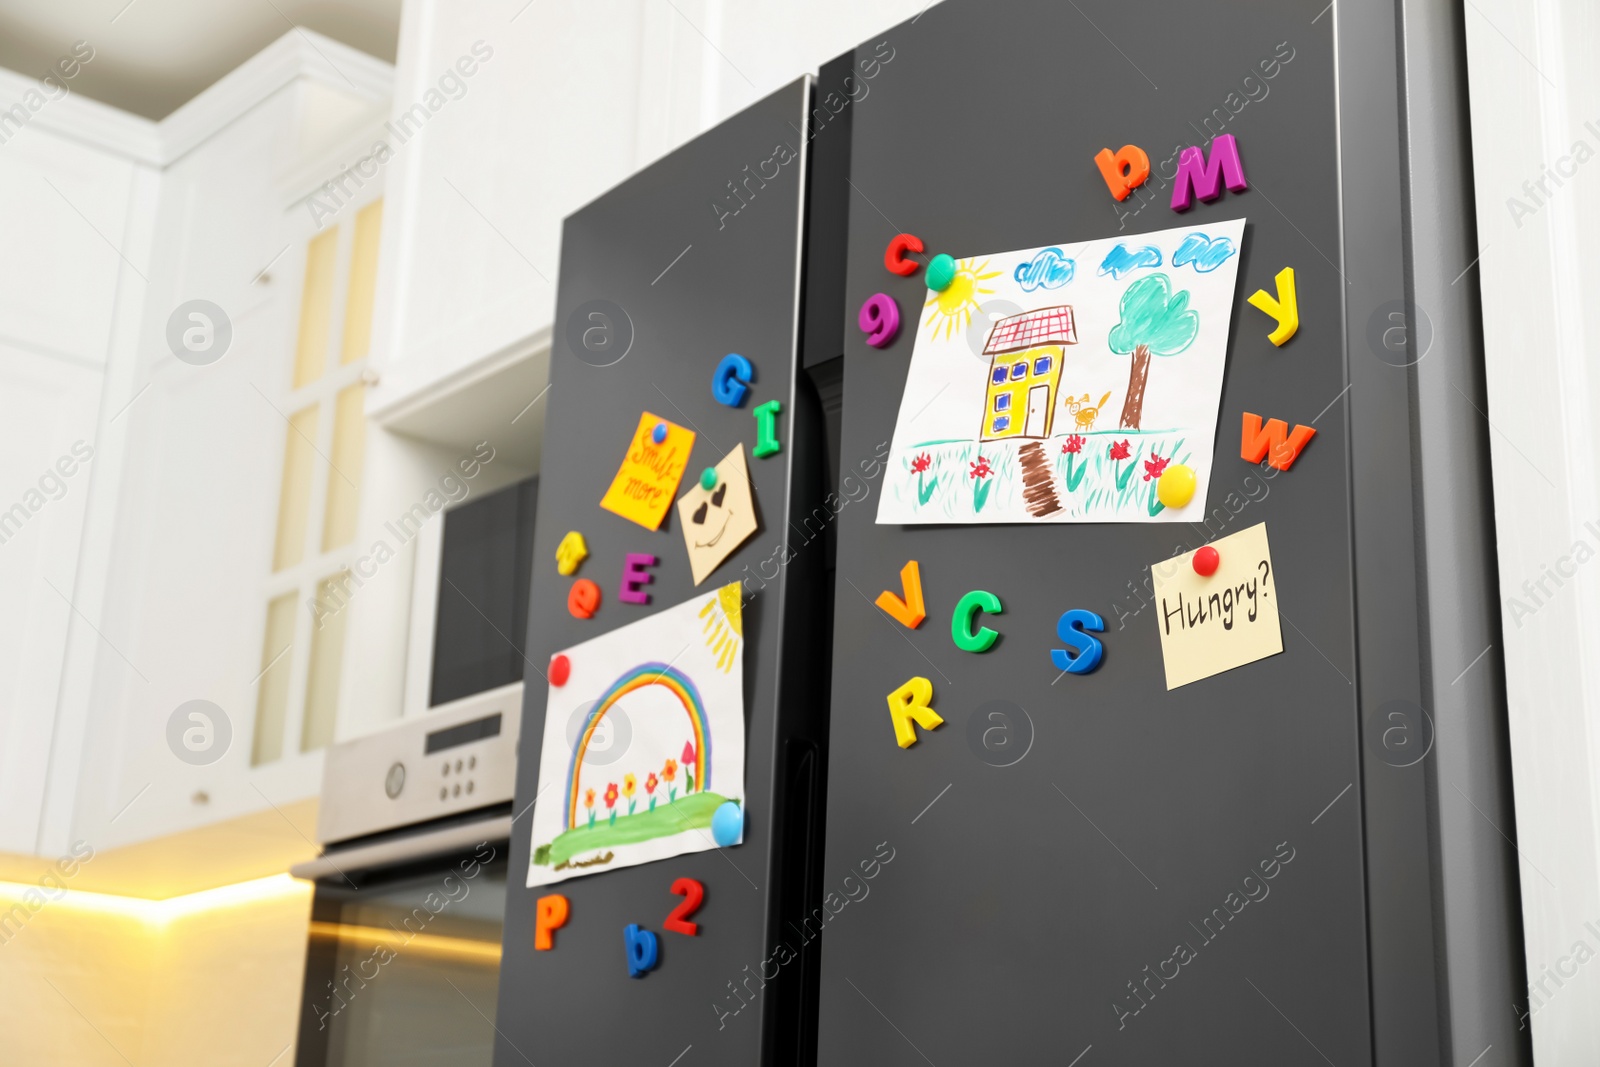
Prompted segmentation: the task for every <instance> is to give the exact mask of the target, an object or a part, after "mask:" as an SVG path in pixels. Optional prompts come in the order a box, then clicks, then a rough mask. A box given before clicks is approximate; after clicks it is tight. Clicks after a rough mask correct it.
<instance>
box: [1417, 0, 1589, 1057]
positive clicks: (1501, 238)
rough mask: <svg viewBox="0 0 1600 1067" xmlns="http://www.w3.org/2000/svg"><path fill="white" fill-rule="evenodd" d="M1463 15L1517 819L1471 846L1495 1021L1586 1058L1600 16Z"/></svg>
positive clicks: (1538, 1050) (1561, 12)
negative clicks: (1501, 924) (1504, 857)
mask: <svg viewBox="0 0 1600 1067" xmlns="http://www.w3.org/2000/svg"><path fill="white" fill-rule="evenodd" d="M1465 12H1466V14H1465V16H1464V17H1465V20H1466V28H1467V40H1466V46H1467V56H1468V76H1469V82H1470V88H1471V100H1472V141H1473V166H1474V176H1473V178H1474V182H1475V184H1476V186H1477V222H1478V234H1477V238H1478V249H1479V258H1478V259H1477V260H1476V261H1475V262H1473V263H1470V264H1469V263H1463V264H1462V265H1461V266H1462V277H1463V278H1469V279H1470V278H1475V279H1476V280H1477V282H1478V284H1479V287H1480V288H1481V291H1482V294H1483V295H1482V299H1483V337H1484V350H1485V358H1486V381H1487V386H1488V390H1487V391H1488V411H1487V412H1486V413H1485V412H1476V411H1473V410H1472V409H1471V408H1470V407H1468V406H1467V405H1466V404H1464V403H1463V404H1462V405H1461V415H1460V417H1461V418H1463V419H1477V418H1486V419H1487V420H1488V424H1489V426H1490V427H1491V429H1492V432H1491V434H1490V437H1489V442H1490V449H1491V458H1492V462H1493V473H1494V496H1495V500H1494V525H1495V538H1496V541H1497V550H1498V556H1499V566H1500V595H1501V615H1500V619H1501V635H1502V636H1501V640H1502V641H1503V643H1504V652H1505V679H1504V683H1505V686H1506V698H1507V705H1508V708H1509V712H1510V716H1509V717H1510V734H1511V762H1512V774H1513V781H1514V785H1515V796H1516V810H1517V819H1516V825H1515V826H1493V825H1489V824H1485V826H1484V828H1483V833H1484V835H1485V838H1486V839H1487V840H1488V841H1489V842H1491V844H1492V845H1493V846H1494V847H1504V848H1515V850H1516V856H1517V861H1518V866H1519V869H1520V871H1521V875H1522V921H1523V933H1524V936H1525V938H1526V945H1525V951H1526V956H1525V959H1526V963H1527V974H1528V984H1529V988H1528V989H1527V990H1526V991H1525V995H1524V996H1522V997H1520V998H1519V999H1518V1001H1517V1003H1516V1004H1514V1005H1511V1006H1509V1008H1508V1010H1511V1011H1514V1012H1516V1013H1517V1015H1518V1016H1519V1017H1520V1021H1521V1024H1522V1025H1524V1026H1527V1027H1529V1028H1531V1029H1532V1031H1533V1049H1534V1058H1535V1059H1536V1060H1537V1061H1538V1062H1539V1063H1540V1064H1569V1063H1570V1064H1589V1063H1600V1011H1596V1010H1595V1006H1596V1005H1600V964H1595V963H1593V962H1592V959H1593V957H1594V956H1595V955H1597V954H1600V726H1597V723H1600V719H1597V718H1596V713H1595V709H1596V708H1600V677H1597V676H1596V673H1595V670H1594V664H1595V662H1596V660H1595V648H1596V646H1597V644H1600V566H1597V565H1595V564H1594V563H1593V562H1592V561H1593V560H1594V558H1595V557H1596V555H1600V478H1597V477H1596V475H1595V457H1596V456H1597V455H1600V376H1597V375H1596V374H1595V371H1594V363H1595V359H1594V357H1595V338H1596V337H1597V336H1600V304H1597V303H1596V301H1595V299H1594V295H1593V294H1594V292H1595V290H1596V287H1597V286H1600V260H1597V259H1596V257H1595V254H1594V248H1595V245H1596V243H1597V242H1600V163H1595V162H1593V160H1594V157H1595V156H1596V154H1600V71H1597V70H1596V68H1595V64H1594V61H1593V55H1592V53H1593V47H1592V42H1593V41H1594V40H1595V39H1596V36H1597V35H1600V11H1597V10H1596V8H1595V6H1594V5H1593V4H1592V3H1587V2H1583V0H1478V2H1475V3H1471V4H1468V5H1467V6H1466V9H1465ZM1461 284H1463V285H1465V284H1468V283H1467V282H1465V281H1463V282H1462V283H1461ZM1426 310H1427V309H1425V308H1424V309H1421V311H1422V312H1423V313H1426ZM1486 521H1487V520H1486ZM1480 667H1481V665H1480ZM1499 681H1500V680H1499V679H1497V678H1495V677H1493V676H1492V675H1491V676H1487V677H1485V676H1483V675H1482V674H1481V673H1478V672H1475V671H1473V670H1472V669H1471V668H1469V669H1468V670H1466V671H1463V677H1462V678H1461V679H1458V682H1457V684H1460V685H1496V684H1499Z"/></svg>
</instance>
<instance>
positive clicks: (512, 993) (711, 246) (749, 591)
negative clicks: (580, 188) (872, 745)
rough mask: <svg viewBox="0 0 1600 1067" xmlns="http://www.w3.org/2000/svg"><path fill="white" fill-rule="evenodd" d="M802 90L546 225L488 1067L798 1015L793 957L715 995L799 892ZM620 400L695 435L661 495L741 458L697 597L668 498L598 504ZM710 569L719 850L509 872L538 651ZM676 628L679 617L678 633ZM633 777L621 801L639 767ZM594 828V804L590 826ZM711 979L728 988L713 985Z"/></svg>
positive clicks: (804, 676) (726, 1060)
mask: <svg viewBox="0 0 1600 1067" xmlns="http://www.w3.org/2000/svg"><path fill="white" fill-rule="evenodd" d="M810 97H811V80H810V79H809V78H807V79H801V80H799V81H797V82H795V83H793V84H791V85H789V86H788V87H786V88H784V89H782V90H780V91H778V92H776V93H773V94H772V95H771V96H769V97H767V98H766V99H764V100H762V101H760V102H759V103H757V104H755V105H753V106H751V107H750V108H749V109H747V110H745V111H743V112H741V113H740V114H738V115H736V116H734V117H733V118H731V119H729V120H728V121H726V122H724V123H722V124H721V125H719V126H717V127H716V128H715V129H713V130H711V131H709V132H707V133H705V134H704V135H702V136H700V137H698V138H696V139H695V140H694V141H692V142H690V143H689V144H687V145H685V146H684V147H683V148H681V149H679V150H677V151H675V152H673V153H672V154H671V155H669V156H667V157H666V158H664V159H662V160H660V161H659V162H657V163H655V164H653V165H652V166H650V167H648V168H646V169H645V170H643V171H641V172H640V173H639V174H637V175H635V176H634V177H632V178H630V179H628V180H627V181H626V182H624V183H622V184H621V185H619V186H617V187H616V188H615V189H612V190H611V191H610V192H608V193H606V194H605V195H603V196H602V197H600V198H599V199H598V200H596V201H594V202H593V203H591V204H589V205H588V206H587V207H585V208H583V209H582V210H580V211H578V212H576V213H575V214H573V215H572V216H571V217H569V218H568V219H567V220H566V224H565V229H564V231H563V236H562V250H561V278H560V293H559V298H558V301H557V309H556V327H555V331H554V337H553V339H552V351H551V387H550V391H549V394H548V395H547V396H546V397H545V398H544V399H543V400H541V401H540V402H541V403H544V404H547V405H549V410H548V414H547V417H546V420H545V431H544V445H543V453H542V455H543V460H542V464H541V470H542V474H541V480H540V492H539V508H538V516H537V520H536V523H535V532H534V551H533V581H532V590H531V600H530V607H529V611H528V639H527V662H528V670H527V673H526V681H527V686H526V699H525V703H524V706H523V732H522V742H521V746H520V749H519V760H518V770H517V790H516V801H515V811H516V822H515V823H514V825H513V827H512V846H511V848H512V851H511V876H510V884H509V886H508V889H507V904H506V927H505V946H504V960H503V964H502V970H501V977H500V992H499V1009H498V1013H497V1015H496V1019H495V1024H496V1027H497V1029H498V1034H499V1036H498V1040H497V1042H496V1046H495V1063H496V1064H497V1065H498V1067H516V1065H521V1064H525V1063H537V1064H541V1065H542V1064H561V1065H562V1067H583V1065H595V1067H616V1065H618V1064H646V1063H659V1064H663V1065H665V1064H668V1063H671V1062H675V1057H679V1056H683V1057H684V1058H683V1059H682V1061H681V1062H682V1063H684V1064H691V1063H692V1064H740V1065H745V1064H751V1063H756V1062H761V1061H762V1059H763V1057H764V1056H766V1057H768V1058H767V1060H766V1062H780V1061H779V1060H777V1059H774V1058H771V1057H772V1056H773V1054H772V1053H771V1051H770V1050H772V1049H774V1048H786V1047H787V1048H792V1047H794V1046H795V1044H796V1037H795V1034H796V1032H797V1030H798V1028H799V1027H800V1025H801V1023H802V1021H803V1018H804V1015H803V1013H802V1011H801V1008H800V998H801V995H802V992H803V985H804V983H803V982H802V981H800V978H801V977H802V975H801V974H800V972H799V971H798V970H795V969H791V970H790V971H789V972H787V973H786V974H785V975H783V976H780V977H777V978H774V979H773V980H771V981H768V982H766V983H765V985H766V989H765V991H764V995H763V996H761V997H759V998H758V1002H757V1003H755V1004H752V1005H750V1006H749V1007H743V1008H742V1010H738V1011H733V1010H730V1009H728V1008H719V1005H722V1004H723V1003H724V1001H727V1002H728V1003H729V1004H730V1005H733V1006H735V1007H741V1006H743V1005H745V1004H746V1002H747V1001H749V1000H751V999H757V997H756V994H757V992H759V991H761V990H760V987H761V985H762V984H763V983H762V981H761V979H759V978H752V975H753V973H754V971H755V969H756V968H758V966H759V964H760V963H761V961H763V960H764V959H766V957H767V952H766V951H765V946H767V945H769V944H770V943H771V942H772V940H773V937H774V930H775V929H776V928H777V926H778V925H779V924H780V923H782V922H784V921H786V920H787V919H788V918H789V917H790V915H791V914H795V915H798V913H799V911H800V905H799V901H798V899H797V898H795V897H793V896H792V895H791V893H790V887H800V886H803V885H804V884H805V875H804V866H805V863H806V856H805V853H804V849H805V847H806V845H807V843H808V840H809V836H808V835H809V834H811V833H813V832H815V830H816V827H815V825H814V824H815V822H816V820H814V819H813V818H812V814H813V812H815V811H818V810H819V808H818V804H817V798H818V797H819V796H820V786H819V784H818V782H817V775H818V774H819V773H820V772H819V759H820V746H819V734H820V732H821V731H822V730H824V729H825V726H826V722H825V718H824V717H823V715H822V713H821V711H820V709H821V708H822V707H823V701H824V700H825V696H826V694H825V691H824V690H823V689H822V687H821V685H820V684H819V680H818V672H817V671H816V670H815V669H814V667H813V663H814V660H815V655H816V653H815V649H816V647H817V642H816V638H817V635H818V634H819V633H820V632H822V631H821V627H820V625H819V624H820V623H821V621H822V620H821V619H820V618H819V617H816V616H813V615H809V614H808V611H811V610H812V609H813V607H814V606H815V605H817V604H820V602H821V597H820V594H821V592H822V591H823V586H822V583H821V582H820V581H819V580H818V579H817V578H816V577H815V573H814V572H815V571H817V570H819V569H820V568H821V567H822V566H823V560H822V558H821V546H820V545H818V546H816V547H815V548H812V549H810V550H809V551H807V550H805V549H799V550H798V551H790V550H786V549H785V547H784V546H785V544H786V542H787V541H788V540H789V539H790V538H789V534H788V530H789V527H790V523H791V521H793V520H794V516H795V515H797V514H809V513H810V511H811V509H812V508H813V507H814V506H816V503H817V500H818V499H819V498H820V497H821V490H820V486H821V484H822V474H823V468H822V463H821V460H820V458H819V457H820V456H821V455H822V454H823V452H824V447H823V444H822V442H821V440H820V439H819V434H820V431H819V429H818V427H819V425H820V423H819V419H818V416H817V411H816V403H815V398H814V396H812V395H811V394H810V393H809V391H808V385H807V383H806V382H805V381H804V380H803V379H802V378H801V377H800V375H799V374H798V366H799V356H798V352H799V343H800V339H799V334H800V315H801V303H800V296H801V294H800V288H801V281H800V278H801V268H802V257H803V234H804V221H805V220H804V206H805V202H806V201H805V194H806V173H807V165H808V159H807V151H808V148H807V142H806V136H805V133H804V131H805V130H806V129H807V116H808V109H809V103H810ZM596 316H598V317H596ZM590 331H596V332H590ZM729 353H738V354H740V355H743V356H745V357H746V358H747V359H748V360H749V361H750V362H751V363H752V364H753V365H754V370H755V375H754V379H753V381H752V382H751V384H750V386H749V395H748V396H747V397H746V398H745V399H744V402H743V404H742V405H741V406H739V407H730V406H726V405H725V404H722V403H719V402H718V401H717V400H716V399H715V398H714V397H713V395H712V376H713V371H714V370H715V369H716V367H717V365H718V364H719V362H721V360H722V359H723V357H724V356H726V355H727V354H729ZM771 400H777V401H779V402H780V403H781V405H782V410H781V412H780V413H779V415H778V416H777V423H776V425H777V436H778V439H779V441H780V442H781V451H780V452H778V453H777V454H775V455H771V456H767V457H766V458H759V457H756V456H755V455H754V454H753V449H754V446H755V445H756V443H757V421H756V418H755V417H754V415H753V411H754V409H755V408H756V407H757V406H758V405H762V404H765V403H766V402H768V401H771ZM646 411H648V412H651V413H653V414H655V415H657V416H660V417H661V418H663V419H666V420H669V421H671V422H673V423H675V424H677V425H680V426H684V427H687V428H690V429H692V430H693V431H694V432H695V434H696V438H695V442H694V446H693V451H692V454H691V455H690V458H689V463H688V467H687V469H686V472H685V474H684V476H683V480H682V483H681V485H680V486H679V487H678V491H677V492H676V493H674V494H673V495H674V496H677V495H681V494H682V493H684V492H687V491H688V490H689V489H690V487H691V486H692V485H693V484H694V483H695V482H696V481H697V480H698V479H699V476H700V473H701V472H702V471H703V470H704V469H705V468H707V467H711V466H713V465H715V464H716V463H717V462H718V461H719V460H721V459H722V458H723V457H724V456H725V455H726V454H727V453H729V452H730V451H731V450H733V449H734V448H736V447H741V446H742V447H743V449H744V453H745V457H746V460H747V462H748V464H749V475H750V482H751V485H752V488H753V490H754V497H755V507H756V510H757V512H758V514H759V518H760V524H761V525H760V528H759V530H758V531H757V533H756V534H755V535H754V536H753V537H751V538H750V540H749V541H747V542H745V543H744V544H743V546H742V547H740V548H739V549H738V550H737V551H736V552H734V553H733V555H732V556H730V557H729V558H728V559H727V560H726V561H725V562H723V563H722V564H721V565H720V566H719V567H718V568H717V569H716V570H715V571H714V572H712V573H711V574H710V576H709V577H707V578H706V579H705V582H704V584H702V585H701V586H699V587H696V586H695V585H694V582H693V578H692V576H691V573H690V567H689V559H688V556H687V552H686V548H685V543H684V536H683V528H682V522H681V520H680V517H679V515H678V513H677V510H676V507H675V506H674V507H672V508H670V509H669V511H668V513H667V517H666V519H665V521H664V522H663V523H662V525H661V527H660V529H658V530H654V531H651V530H647V529H645V528H644V527H641V526H639V525H637V524H635V523H632V522H629V521H626V520H624V519H623V518H621V517H619V516H617V515H615V514H612V513H611V512H609V511H606V510H602V509H601V507H600V500H601V497H602V495H603V494H604V493H605V492H606V489H607V487H608V485H610V483H611V480H612V478H613V476H614V475H615V474H616V473H617V470H618V464H619V462H620V461H621V460H622V458H623V454H624V451H625V450H626V448H627V446H628V443H629V441H630V439H631V437H632V435H633V433H634V430H635V427H636V426H637V425H638V422H639V419H640V415H641V413H642V412H646ZM570 530H576V531H579V532H581V533H582V534H583V536H584V538H585V540H586V542H587V547H588V557H587V559H585V560H584V561H583V563H582V564H581V566H580V567H579V569H578V571H577V573H576V574H575V575H572V576H562V575H561V574H559V573H558V572H557V565H556V551H557V546H558V544H560V542H561V541H562V539H563V537H564V536H565V535H566V534H567V532H568V531H570ZM628 553H644V554H651V555H654V556H656V557H657V558H658V559H659V560H660V563H659V565H658V566H656V567H654V568H652V569H651V571H650V573H652V574H653V578H654V580H653V581H652V582H651V583H650V584H649V585H648V586H646V587H645V591H646V592H647V593H648V594H649V596H650V598H651V603H650V604H649V605H648V606H641V605H635V604H631V603H624V602H622V601H621V600H620V599H619V597H618V589H619V585H620V580H621V575H622V569H623V563H624V556H625V555H626V554H628ZM582 579H588V580H592V581H594V582H596V583H597V584H598V585H599V587H600V592H601V604H600V608H599V610H598V611H597V612H596V613H595V614H594V617H593V618H592V619H578V618H575V617H574V616H573V615H572V614H570V613H569V611H568V592H569V590H570V589H571V588H572V586H573V585H574V583H575V582H577V581H579V580H582ZM733 582H737V583H741V585H742V620H743V638H744V649H743V656H744V668H743V669H744V711H745V737H746V757H745V765H744V768H743V774H744V795H743V800H744V803H745V810H746V813H747V817H746V822H745V830H744V841H743V843H742V844H740V845H738V846H737V847H733V848H727V849H716V850H711V851H702V852H697V853H694V854H691V855H685V856H681V857H678V858H675V859H667V860H660V861H657V862H652V863H646V864H642V865H639V866H633V867H626V868H621V869H615V870H607V871H604V872H601V873H595V874H590V875H585V876H582V877H577V878H572V879H569V880H567V881H563V882H560V883H558V884H555V885H550V886H544V887H538V888H531V889H530V888H526V887H525V885H524V882H525V878H526V875H527V872H528V869H529V862H530V829H529V826H530V822H531V819H532V813H531V805H533V804H534V803H535V801H536V799H537V798H543V800H541V801H540V802H541V803H545V802H549V801H550V800H551V799H552V798H559V796H560V794H561V792H562V789H563V783H562V782H559V781H557V782H545V781H541V780H540V779H539V769H540V767H539V764H540V747H541V739H542V738H543V736H544V733H545V710H546V699H547V695H548V691H549V690H548V682H547V680H546V670H547V666H548V664H549V662H550V659H551V657H552V655H554V654H555V653H557V652H559V651H561V650H562V649H564V648H568V647H569V646H572V645H574V644H577V643H579V642H581V641H584V640H587V639H589V638H592V637H595V636H597V635H599V634H603V633H606V632H608V631H610V630H614V629H617V628H618V627H621V626H624V625H626V624H628V623H631V622H634V621H636V620H638V619H642V618H645V617H648V616H649V615H651V614H653V613H655V612H659V611H661V610H663V609H665V608H670V607H672V606H675V605H678V604H681V603H683V602H684V601H686V600H688V599H690V598H691V597H692V596H694V595H696V594H697V593H699V594H704V593H706V592H707V591H710V590H713V589H716V588H717V587H719V586H722V585H725V584H727V583H733ZM700 638H701V634H700V633H699V632H698V628H697V627H696V628H693V629H691V631H690V632H688V633H686V634H685V640H689V639H694V640H699V639H700ZM820 655H821V656H822V657H824V658H825V656H826V646H825V645H823V646H821V648H820ZM669 666H670V664H669ZM616 738H617V741H618V743H620V739H621V733H620V731H619V732H618V733H617V735H616ZM625 759H626V757H625V756H624V759H623V760H620V761H618V762H616V764H615V765H616V767H617V770H618V774H619V776H620V774H621V772H623V771H626V770H628V769H630V768H629V766H627V765H626V763H625ZM638 778H639V781H640V783H641V784H640V789H641V792H639V793H638V800H639V803H640V807H641V808H643V800H644V793H643V792H642V790H643V783H644V779H645V775H644V771H643V770H642V769H641V770H640V771H639V775H638ZM618 780H619V781H620V777H619V779H618ZM683 784H684V783H683V780H682V779H681V778H680V779H679V780H678V781H677V785H678V786H679V787H681V786H682V785H683ZM661 791H663V792H664V788H663V789H662V790H661ZM557 803H559V799H557ZM604 819H605V817H604V813H603V811H602V814H601V820H602V826H603V825H604ZM679 878H692V879H696V880H698V881H699V882H700V883H701V884H702V885H703V886H704V891H705V892H704V898H703V901H702V903H701V905H700V907H699V909H698V911H697V912H696V913H695V914H694V916H693V921H695V922H697V923H698V924H699V932H698V934H697V935H696V936H686V935H684V934H681V933H673V932H668V931H666V930H665V929H664V928H663V923H664V920H666V919H667V917H668V915H669V913H671V912H672V911H673V910H674V909H675V908H676V907H677V906H678V905H679V904H681V903H683V902H684V899H685V898H684V897H681V896H675V895H673V894H672V893H671V892H670V888H671V886H672V884H673V882H674V881H675V880H677V879H679ZM796 892H798V889H796ZM553 893H559V894H561V895H563V896H565V897H566V898H567V899H568V901H569V916H568V919H567V922H566V924H565V926H563V927H561V928H560V929H559V931H557V932H556V934H555V947H554V948H553V949H551V950H548V951H538V950H536V949H535V947H534V919H535V906H536V902H537V900H538V898H540V897H541V896H544V895H546V894H553ZM631 924H636V925H638V926H640V927H642V928H645V929H647V930H649V931H651V932H652V933H654V935H655V936H656V938H657V939H658V944H659V962H658V965H657V966H656V967H655V969H654V970H651V971H650V972H649V973H647V974H645V975H644V976H643V977H640V978H637V979H635V978H631V977H630V976H629V967H628V962H627V957H626V955H625V945H624V928H625V927H627V926H629V925H631ZM735 988H739V989H741V990H748V991H747V992H743V993H742V996H741V997H737V998H736V997H734V995H733V992H732V991H733V990H734V989H735ZM444 995H451V994H449V991H448V990H446V991H445V994H444ZM691 1046H692V1051H689V1050H690V1049H691Z"/></svg>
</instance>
